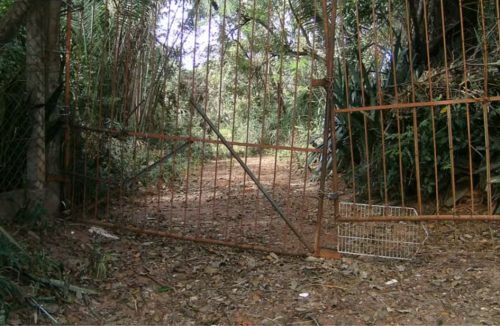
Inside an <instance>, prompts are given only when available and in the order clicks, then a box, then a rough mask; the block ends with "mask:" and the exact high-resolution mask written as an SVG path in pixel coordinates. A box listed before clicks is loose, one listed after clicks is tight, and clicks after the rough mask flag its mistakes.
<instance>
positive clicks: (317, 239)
mask: <svg viewBox="0 0 500 326" xmlns="http://www.w3.org/2000/svg"><path fill="white" fill-rule="evenodd" d="M321 12H322V14H323V30H324V35H325V44H324V45H325V47H326V71H327V77H326V79H327V82H329V80H328V77H330V73H331V72H332V61H333V51H331V42H332V40H331V31H330V25H329V23H328V16H329V15H328V9H327V4H326V0H321ZM327 89H328V86H327ZM327 89H326V91H327V94H328V90H327ZM327 98H328V95H327ZM329 112H330V110H328V99H327V102H326V103H325V115H324V121H323V146H322V148H321V160H320V164H321V172H320V180H319V181H320V183H319V194H318V213H317V218H316V232H315V234H314V253H315V255H316V256H319V253H320V251H321V226H322V223H323V215H324V212H323V211H324V200H325V193H324V190H325V181H326V180H325V179H326V173H327V172H326V163H327V162H326V161H327V155H328V125H329V124H330V121H329V120H330V119H329V118H330V113H329Z"/></svg>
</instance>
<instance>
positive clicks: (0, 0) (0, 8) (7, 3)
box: [0, 0, 14, 18]
mask: <svg viewBox="0 0 500 326" xmlns="http://www.w3.org/2000/svg"><path fill="white" fill-rule="evenodd" d="M13 3H14V0H0V18H1V17H2V16H3V15H4V14H5V13H6V12H7V11H8V10H9V8H10V7H11V6H12V4H13Z"/></svg>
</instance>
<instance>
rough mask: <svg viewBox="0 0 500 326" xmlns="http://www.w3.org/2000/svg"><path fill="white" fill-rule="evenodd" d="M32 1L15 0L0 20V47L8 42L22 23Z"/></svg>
mask: <svg viewBox="0 0 500 326" xmlns="http://www.w3.org/2000/svg"><path fill="white" fill-rule="evenodd" d="M31 3H32V1H30V0H16V1H15V2H14V3H13V4H12V7H10V9H9V11H7V13H6V14H5V15H4V16H3V17H2V20H1V22H0V47H1V46H2V45H3V44H5V43H8V42H9V41H10V40H11V39H12V38H13V37H14V36H15V35H16V32H17V30H18V29H19V27H20V26H21V25H22V23H23V20H24V17H25V16H26V13H27V12H28V9H29V7H30V5H31Z"/></svg>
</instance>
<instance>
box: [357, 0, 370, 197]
mask: <svg viewBox="0 0 500 326" xmlns="http://www.w3.org/2000/svg"><path fill="white" fill-rule="evenodd" d="M356 39H357V49H358V65H359V80H360V88H361V105H363V106H366V105H367V103H366V98H365V82H366V81H365V76H363V73H364V72H365V69H364V64H363V55H362V53H361V48H362V44H361V23H360V20H359V3H358V2H356ZM361 114H362V115H363V132H364V142H365V153H364V154H365V160H366V163H365V166H366V189H367V192H368V204H369V205H371V203H372V190H371V188H372V185H371V183H372V182H371V174H370V166H371V164H370V153H369V151H368V148H369V142H368V118H367V116H366V115H367V113H366V112H362V113H361Z"/></svg>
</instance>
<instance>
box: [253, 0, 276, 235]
mask: <svg viewBox="0 0 500 326" xmlns="http://www.w3.org/2000/svg"><path fill="white" fill-rule="evenodd" d="M271 16H272V1H271V0H268V2H267V21H266V25H267V26H269V25H270V23H271ZM269 40H270V29H269V28H266V41H265V50H264V60H265V64H264V83H263V84H264V85H263V86H264V95H263V101H262V103H263V104H262V117H261V120H262V121H261V126H260V139H259V140H258V143H259V145H261V144H264V143H265V142H264V138H265V129H266V118H267V114H266V113H267V108H268V106H269V61H270V58H269V49H270V41H269ZM258 150H259V163H258V167H257V179H258V180H261V174H262V153H263V151H264V150H265V149H264V148H263V147H259V148H258ZM255 200H256V203H255V208H254V209H255V213H256V216H262V214H261V206H260V192H259V190H258V189H256V191H255ZM256 221H257V220H256ZM269 225H270V223H269V224H268V227H269Z"/></svg>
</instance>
